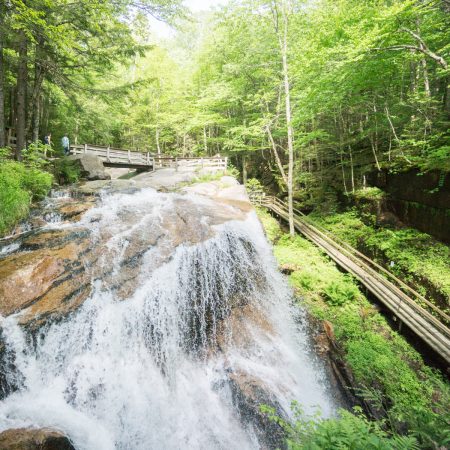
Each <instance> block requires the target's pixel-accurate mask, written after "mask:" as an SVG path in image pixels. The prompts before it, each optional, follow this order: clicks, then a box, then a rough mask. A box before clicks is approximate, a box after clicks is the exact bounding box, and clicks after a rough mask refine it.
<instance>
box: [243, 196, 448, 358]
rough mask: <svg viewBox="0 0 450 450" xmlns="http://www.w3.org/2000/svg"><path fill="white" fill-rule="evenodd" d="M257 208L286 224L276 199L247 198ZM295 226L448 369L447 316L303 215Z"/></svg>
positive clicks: (284, 208)
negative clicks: (442, 361)
mask: <svg viewBox="0 0 450 450" xmlns="http://www.w3.org/2000/svg"><path fill="white" fill-rule="evenodd" d="M250 197H251V199H252V201H253V202H254V203H256V204H259V205H261V206H264V207H266V208H267V209H269V210H271V211H272V212H273V213H275V214H276V215H277V216H279V217H280V218H282V219H284V220H286V221H288V220H289V214H288V206H287V204H286V203H285V202H283V201H282V200H280V199H278V198H276V197H269V196H268V197H264V196H261V195H258V194H257V195H256V196H255V195H250ZM294 211H295V214H294V226H295V228H296V229H297V230H298V231H299V232H300V233H302V234H303V235H304V236H305V237H306V238H308V239H309V240H310V241H312V242H313V243H314V244H316V245H317V246H319V247H320V248H321V249H322V250H324V251H325V252H326V253H327V255H328V256H329V257H330V258H331V259H333V260H334V261H335V262H336V263H337V264H338V265H339V266H340V267H341V268H342V269H344V270H345V271H346V272H348V273H350V274H352V275H354V276H355V277H356V278H357V279H358V280H359V282H360V283H361V284H362V285H364V286H365V287H366V288H367V290H368V291H370V292H371V293H372V294H373V295H374V296H375V297H376V298H377V299H378V300H379V301H380V302H381V303H382V304H383V305H384V306H385V307H386V308H387V309H388V310H390V311H391V312H392V313H393V314H394V315H395V317H397V318H398V320H399V321H400V326H401V324H402V323H404V324H405V325H407V326H408V328H409V329H410V330H412V331H413V332H414V333H415V334H416V335H417V336H418V337H419V338H420V339H421V340H422V341H423V342H425V343H426V344H427V345H428V346H429V347H431V348H432V349H433V350H434V351H435V352H436V353H437V354H438V355H439V356H440V357H441V358H442V359H443V360H444V361H445V362H446V364H447V367H450V328H449V325H450V316H448V315H447V314H446V313H445V312H443V311H441V310H440V309H439V308H437V307H436V306H435V305H433V304H432V303H431V302H429V301H428V300H427V299H426V298H424V297H423V296H422V295H420V294H419V293H418V292H416V291H415V290H414V289H412V288H411V287H410V286H408V285H407V284H405V283H404V282H403V281H402V280H400V279H398V278H397V277H396V276H395V275H393V274H392V273H390V272H389V271H388V270H386V269H385V268H384V267H382V266H380V265H379V264H377V263H375V262H374V261H372V260H371V259H370V258H368V257H367V256H365V255H364V254H362V253H360V252H359V251H358V250H356V249H354V248H353V247H351V246H350V245H349V244H347V243H346V242H343V241H341V240H338V239H336V237H334V236H331V235H330V233H329V232H328V231H327V230H325V229H323V228H322V227H318V226H317V225H316V224H314V225H313V224H311V221H310V220H309V219H308V218H307V216H305V215H304V214H303V213H302V212H300V211H298V210H294Z"/></svg>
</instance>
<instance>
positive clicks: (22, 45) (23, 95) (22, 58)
mask: <svg viewBox="0 0 450 450" xmlns="http://www.w3.org/2000/svg"><path fill="white" fill-rule="evenodd" d="M19 36H20V40H19V67H18V72H17V103H16V110H17V121H16V138H17V144H16V159H18V160H21V159H22V150H23V149H24V148H25V147H26V135H25V132H26V120H27V114H26V108H27V82H28V67H27V56H28V55H27V51H28V42H27V37H26V35H25V33H24V32H23V31H20V33H19Z"/></svg>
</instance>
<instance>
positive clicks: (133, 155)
mask: <svg viewBox="0 0 450 450" xmlns="http://www.w3.org/2000/svg"><path fill="white" fill-rule="evenodd" d="M70 152H71V153H72V154H73V155H82V154H85V153H90V154H94V155H96V156H98V157H99V158H101V159H103V160H105V161H107V162H111V163H123V164H126V163H130V164H136V165H143V166H153V157H152V156H151V154H150V153H149V152H146V153H142V152H134V151H131V150H122V149H118V148H113V147H102V146H98V145H89V144H83V145H71V146H70Z"/></svg>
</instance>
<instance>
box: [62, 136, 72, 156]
mask: <svg viewBox="0 0 450 450" xmlns="http://www.w3.org/2000/svg"><path fill="white" fill-rule="evenodd" d="M61 144H62V146H63V149H64V154H65V155H68V154H69V153H70V141H69V138H68V137H67V134H65V135H64V137H63V138H62V139H61Z"/></svg>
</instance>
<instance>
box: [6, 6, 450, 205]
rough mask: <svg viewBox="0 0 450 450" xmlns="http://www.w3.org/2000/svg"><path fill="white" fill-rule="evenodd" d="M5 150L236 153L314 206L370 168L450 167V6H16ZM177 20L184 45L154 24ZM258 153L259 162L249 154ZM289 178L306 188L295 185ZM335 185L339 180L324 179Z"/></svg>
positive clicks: (10, 26) (9, 46)
mask: <svg viewBox="0 0 450 450" xmlns="http://www.w3.org/2000/svg"><path fill="white" fill-rule="evenodd" d="M1 8H2V11H1V14H0V17H1V19H0V20H1V23H0V30H1V34H0V58H1V59H0V62H1V70H0V147H2V146H4V145H6V144H7V142H6V140H7V139H8V131H9V132H10V133H15V134H16V135H17V142H18V146H17V148H18V150H17V155H16V156H17V158H20V150H21V149H23V148H25V146H26V145H27V143H29V142H33V141H36V140H39V139H42V136H43V135H44V134H45V133H47V132H52V133H53V135H54V136H55V137H56V139H55V141H56V142H57V140H58V138H60V137H61V136H62V135H63V134H64V133H68V134H69V136H70V138H71V140H72V142H78V143H84V142H89V143H92V144H102V145H114V146H117V147H123V148H131V149H140V150H145V151H151V152H155V153H157V152H158V153H168V154H179V155H213V154H216V153H227V154H229V155H231V156H233V157H234V159H233V161H234V164H235V165H236V166H238V167H239V169H240V170H243V172H244V177H245V175H246V174H245V172H246V169H247V166H249V170H251V171H253V176H258V177H259V178H263V179H265V182H266V184H269V185H271V186H272V187H274V188H276V189H277V190H281V191H285V192H288V191H290V196H296V199H297V200H298V201H300V202H303V203H304V204H305V205H307V204H308V203H311V202H315V201H317V198H318V196H320V195H325V194H324V192H323V191H324V190H326V186H327V183H324V180H325V181H326V180H328V181H329V183H331V184H333V183H337V182H338V181H337V180H340V181H339V183H340V184H341V188H342V189H343V190H344V191H345V192H351V191H354V190H355V189H357V188H358V187H359V186H361V185H363V184H364V183H365V174H366V173H368V172H370V171H371V170H377V171H379V170H381V169H383V168H388V169H389V170H403V169H404V168H406V167H418V168H420V169H421V170H429V169H434V168H437V169H443V170H448V168H449V161H450V142H449V132H448V128H449V115H450V90H449V77H450V69H449V61H450V55H449V53H450V4H449V2H448V0H394V1H387V0H370V1H364V2H361V1H355V0H314V1H300V0H271V1H263V0H239V1H238V0H234V1H231V2H229V3H228V4H227V5H226V6H223V7H221V8H218V9H216V11H215V12H209V13H199V14H197V15H196V16H195V17H192V16H189V15H187V13H186V11H185V9H184V8H183V6H182V5H181V3H180V2H176V1H166V0H145V1H144V0H142V1H132V0H114V1H113V0H96V1H87V0H81V1H78V2H75V3H74V2H70V1H68V0H34V1H22V0H10V1H7V2H6V3H2V6H1ZM151 17H157V18H158V19H161V20H164V21H169V22H170V23H172V24H174V25H176V32H175V33H173V36H172V37H171V38H170V39H165V40H164V39H160V38H158V37H157V36H155V35H154V34H152V30H151V26H150V25H149V18H151ZM250 160H251V161H253V163H252V164H248V162H247V161H250ZM289 186H291V187H292V189H289ZM324 186H325V187H324Z"/></svg>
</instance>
